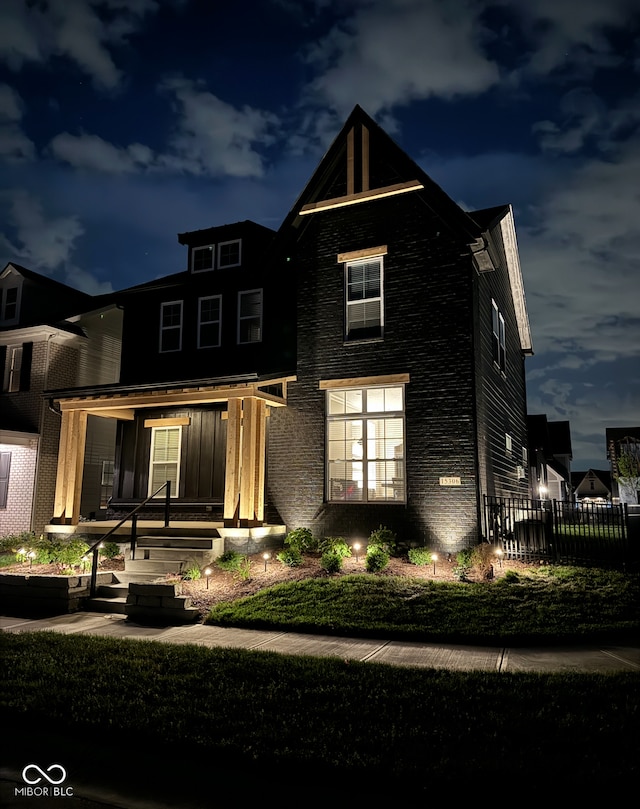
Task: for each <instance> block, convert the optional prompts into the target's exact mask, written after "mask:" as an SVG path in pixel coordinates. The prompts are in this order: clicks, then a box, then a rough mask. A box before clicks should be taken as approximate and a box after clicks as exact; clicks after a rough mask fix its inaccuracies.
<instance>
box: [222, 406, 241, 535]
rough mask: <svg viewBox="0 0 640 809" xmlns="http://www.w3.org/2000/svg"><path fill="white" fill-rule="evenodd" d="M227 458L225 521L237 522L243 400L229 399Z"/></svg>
mask: <svg viewBox="0 0 640 809" xmlns="http://www.w3.org/2000/svg"><path fill="white" fill-rule="evenodd" d="M227 410H228V421H227V456H226V467H225V475H224V514H223V516H224V520H225V523H226V522H237V520H238V517H239V506H240V466H241V457H242V456H241V450H242V436H241V427H242V399H229V403H228V406H227Z"/></svg>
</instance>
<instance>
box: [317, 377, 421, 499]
mask: <svg viewBox="0 0 640 809" xmlns="http://www.w3.org/2000/svg"><path fill="white" fill-rule="evenodd" d="M326 397H327V400H326V406H327V452H326V457H327V470H326V474H327V499H328V500H329V501H334V502H356V503H372V502H375V503H379V502H394V503H398V502H404V501H405V499H406V490H405V479H406V474H405V455H404V443H405V442H404V386H403V385H391V386H379V387H378V386H377V387H370V388H352V389H345V390H339V389H338V390H336V389H332V390H328V391H327V394H326Z"/></svg>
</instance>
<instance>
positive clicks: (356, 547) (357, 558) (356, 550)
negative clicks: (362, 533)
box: [353, 542, 360, 562]
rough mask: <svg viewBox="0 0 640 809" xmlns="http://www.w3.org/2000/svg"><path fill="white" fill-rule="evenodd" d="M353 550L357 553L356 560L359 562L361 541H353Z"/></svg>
mask: <svg viewBox="0 0 640 809" xmlns="http://www.w3.org/2000/svg"><path fill="white" fill-rule="evenodd" d="M353 550H354V551H355V553H356V562H358V561H359V558H360V557H359V555H358V554H359V553H360V543H359V542H354V543H353Z"/></svg>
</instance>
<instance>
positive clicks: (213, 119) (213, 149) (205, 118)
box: [158, 78, 279, 177]
mask: <svg viewBox="0 0 640 809" xmlns="http://www.w3.org/2000/svg"><path fill="white" fill-rule="evenodd" d="M161 89H162V90H163V91H165V92H167V93H169V94H170V95H171V96H172V97H173V100H174V106H175V108H176V110H177V112H178V114H179V120H178V124H177V127H176V131H175V133H174V135H173V137H172V138H171V140H170V148H169V150H168V152H167V153H166V154H163V155H161V156H159V158H158V162H159V163H160V164H162V165H164V166H166V167H167V168H169V169H171V170H173V171H181V172H188V173H190V174H196V175H207V174H208V175H214V176H216V175H218V176H219V175H227V176H230V177H260V176H262V174H263V172H264V161H263V157H262V156H261V154H260V152H259V151H258V147H259V146H260V147H264V146H268V145H270V144H271V143H273V141H274V138H275V133H276V131H277V128H278V123H279V122H278V118H277V117H276V116H275V115H274V114H272V113H270V112H266V111H264V110H258V109H254V108H253V107H249V106H246V105H245V106H244V107H242V108H237V107H233V106H232V105H231V104H227V103H226V102H224V101H222V100H221V99H219V98H217V97H216V96H214V95H213V94H212V93H209V92H207V91H206V90H204V89H202V86H201V85H200V84H197V83H195V82H192V81H189V80H187V79H183V78H173V79H168V80H166V81H165V82H163V84H162V86H161Z"/></svg>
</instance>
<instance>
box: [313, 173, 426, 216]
mask: <svg viewBox="0 0 640 809" xmlns="http://www.w3.org/2000/svg"><path fill="white" fill-rule="evenodd" d="M421 188H424V185H423V184H422V183H421V182H419V181H418V180H409V181H408V182H406V183H395V184H394V185H386V186H383V187H382V188H372V189H370V190H368V191H356V192H355V193H353V194H347V195H346V196H344V197H334V198H333V199H323V200H319V201H318V202H309V203H308V204H307V205H303V206H302V208H300V210H299V211H298V214H299V215H300V216H306V215H307V214H312V213H318V212H319V211H329V210H331V209H332V208H344V207H345V205H356V204H357V203H359V202H370V201H372V200H374V199H382V198H383V197H393V196H396V195H397V194H406V193H407V192H409V191H419V190H420V189H421Z"/></svg>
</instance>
